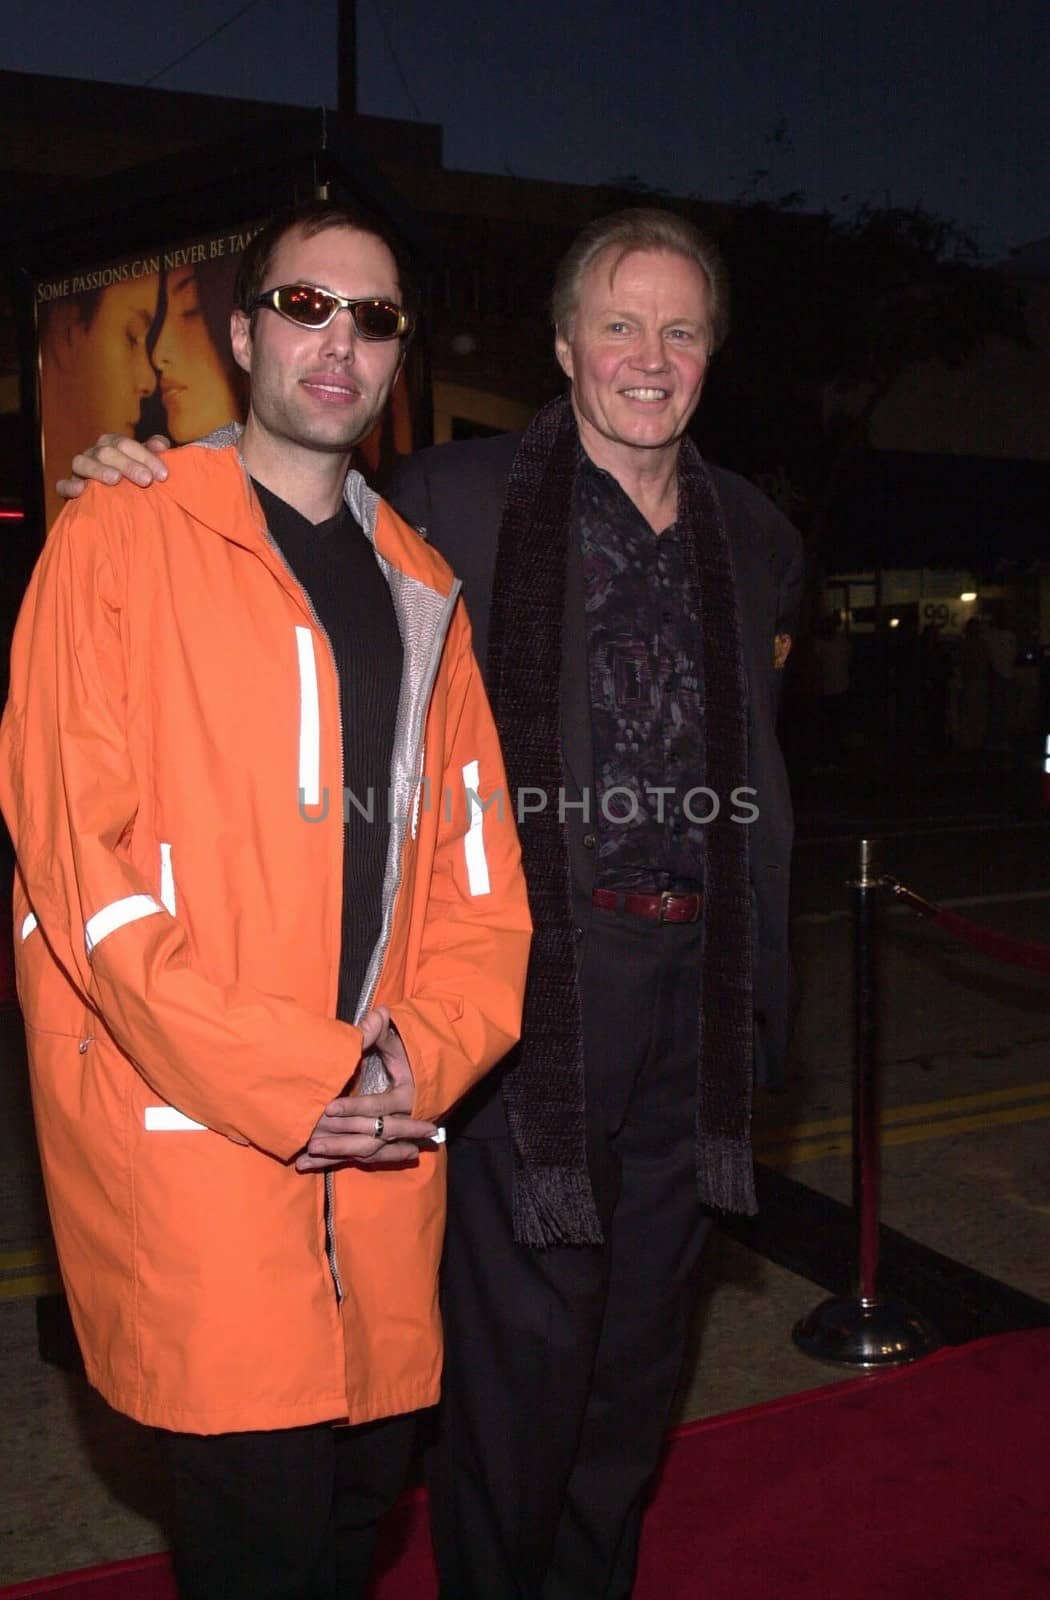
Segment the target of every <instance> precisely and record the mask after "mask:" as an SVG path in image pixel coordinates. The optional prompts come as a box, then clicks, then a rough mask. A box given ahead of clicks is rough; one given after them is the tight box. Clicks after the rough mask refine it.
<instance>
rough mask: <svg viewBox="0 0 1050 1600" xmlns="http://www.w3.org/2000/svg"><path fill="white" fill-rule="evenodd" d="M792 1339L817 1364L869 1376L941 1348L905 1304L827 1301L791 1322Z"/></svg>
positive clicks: (922, 1319)
mask: <svg viewBox="0 0 1050 1600" xmlns="http://www.w3.org/2000/svg"><path fill="white" fill-rule="evenodd" d="M791 1337H792V1338H793V1339H794V1341H795V1343H796V1344H797V1345H798V1347H799V1349H800V1350H801V1351H803V1352H804V1354H806V1355H807V1356H812V1357H813V1359H814V1360H815V1361H829V1362H832V1363H833V1364H834V1365H835V1366H838V1367H859V1368H861V1369H862V1370H864V1371H869V1372H870V1371H874V1370H877V1369H878V1368H880V1367H901V1366H904V1364H905V1363H906V1362H908V1361H918V1360H919V1358H920V1357H921V1356H927V1355H929V1354H930V1352H931V1351H932V1350H936V1349H937V1346H938V1345H939V1344H940V1340H939V1338H938V1337H937V1335H936V1333H935V1332H934V1331H933V1329H932V1328H931V1327H930V1325H929V1323H927V1322H926V1321H925V1320H924V1318H923V1317H921V1316H920V1315H919V1313H918V1312H917V1311H914V1310H913V1309H912V1307H911V1306H909V1305H906V1304H905V1303H904V1301H903V1300H846V1299H842V1300H825V1301H824V1302H823V1304H821V1305H819V1306H817V1307H816V1309H815V1310H813V1311H811V1312H810V1313H809V1316H808V1317H803V1318H802V1321H801V1322H797V1323H796V1324H795V1327H794V1328H793V1330H792V1333H791Z"/></svg>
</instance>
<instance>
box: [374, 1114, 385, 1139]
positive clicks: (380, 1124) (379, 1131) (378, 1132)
mask: <svg viewBox="0 0 1050 1600" xmlns="http://www.w3.org/2000/svg"><path fill="white" fill-rule="evenodd" d="M385 1127H386V1118H385V1117H377V1118H376V1125H375V1132H374V1134H373V1138H375V1139H381V1138H382V1137H383V1129H384V1128H385Z"/></svg>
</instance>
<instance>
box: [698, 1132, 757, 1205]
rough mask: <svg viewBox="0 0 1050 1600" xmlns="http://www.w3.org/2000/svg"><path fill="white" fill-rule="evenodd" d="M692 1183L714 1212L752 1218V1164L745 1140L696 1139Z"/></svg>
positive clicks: (754, 1202) (753, 1172)
mask: <svg viewBox="0 0 1050 1600" xmlns="http://www.w3.org/2000/svg"><path fill="white" fill-rule="evenodd" d="M696 1182H697V1188H698V1189H699V1190H700V1198H701V1200H702V1201H703V1203H704V1204H705V1205H707V1206H713V1207H714V1208H715V1210H716V1211H729V1212H735V1213H737V1214H738V1215H740V1216H744V1217H753V1216H754V1215H755V1213H756V1212H757V1210H758V1197H757V1195H756V1194H755V1166H754V1162H753V1160H752V1158H751V1146H750V1144H749V1143H748V1141H747V1140H738V1139H732V1140H730V1139H717V1138H716V1139H711V1138H705V1137H704V1135H703V1133H701V1134H700V1136H699V1138H698V1140H697V1152H696Z"/></svg>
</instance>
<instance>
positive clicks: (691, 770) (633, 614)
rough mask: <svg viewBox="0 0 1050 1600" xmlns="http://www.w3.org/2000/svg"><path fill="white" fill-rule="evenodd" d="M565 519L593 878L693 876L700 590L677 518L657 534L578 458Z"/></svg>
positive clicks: (699, 805) (650, 882) (663, 881)
mask: <svg viewBox="0 0 1050 1600" xmlns="http://www.w3.org/2000/svg"><path fill="white" fill-rule="evenodd" d="M573 523H574V532H575V534H576V536H577V537H578V538H579V540H580V544H581V548H582V551H583V568H584V596H585V605H586V612H587V639H588V658H589V673H590V700H591V729H592V738H593V743H594V777H595V786H596V793H595V794H594V795H593V796H592V805H591V831H592V832H593V833H594V834H595V836H596V839H597V850H598V871H597V878H596V882H597V884H598V886H599V887H601V888H615V889H630V888H654V889H661V890H662V889H668V888H672V887H673V888H684V887H688V886H690V885H700V884H702V883H703V879H704V822H703V820H702V819H703V818H704V817H705V816H706V815H707V814H708V812H709V811H710V809H711V801H710V800H709V798H708V797H707V796H705V795H703V794H697V795H693V796H690V795H689V791H690V790H694V789H697V788H698V787H699V786H701V785H702V784H703V782H704V764H705V763H704V693H703V668H702V664H701V657H700V614H699V612H700V608H699V595H698V594H697V593H696V591H695V586H694V585H693V584H691V583H690V581H689V578H688V576H687V572H686V564H685V551H684V550H683V547H682V542H681V539H680V538H679V535H678V531H677V528H676V527H675V526H674V525H672V526H671V527H670V528H668V529H667V530H666V531H665V532H663V533H661V534H656V533H654V532H653V530H652V528H651V527H650V526H649V524H648V522H647V521H646V520H645V518H644V517H643V516H642V514H641V512H640V511H639V510H638V508H637V506H635V504H634V503H633V501H632V500H631V499H630V498H629V496H628V495H627V494H626V493H625V492H624V490H623V489H622V488H621V487H620V485H619V484H618V483H617V482H616V479H615V478H613V477H612V476H611V475H610V474H609V473H608V472H603V471H602V470H601V469H600V468H599V467H596V466H595V465H594V464H593V462H591V461H590V460H589V459H588V458H587V457H586V456H582V459H581V462H580V469H579V472H578V473H577V478H576V494H575V499H574V503H573ZM658 790H663V791H664V792H663V793H662V794H660V793H657V792H656V791H658ZM668 790H671V791H673V792H671V793H668V792H667V791H668ZM614 791H615V792H614ZM683 800H685V802H686V804H685V805H684V806H683ZM690 813H691V816H690ZM610 819H613V820H610ZM693 819H700V820H693Z"/></svg>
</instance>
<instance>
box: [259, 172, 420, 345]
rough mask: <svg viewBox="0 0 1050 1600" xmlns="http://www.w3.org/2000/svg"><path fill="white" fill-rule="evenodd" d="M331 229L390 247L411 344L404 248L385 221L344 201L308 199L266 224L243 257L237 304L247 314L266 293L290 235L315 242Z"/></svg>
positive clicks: (411, 303)
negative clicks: (276, 259) (349, 231)
mask: <svg viewBox="0 0 1050 1600" xmlns="http://www.w3.org/2000/svg"><path fill="white" fill-rule="evenodd" d="M329 228H351V229H353V230H354V231H355V232H357V233H370V234H371V235H372V237H373V238H375V239H378V240H379V241H380V242H381V243H382V244H385V245H386V247H387V249H388V250H389V251H390V254H391V255H392V256H393V258H394V265H395V267H396V268H397V281H398V287H399V288H400V290H401V303H402V305H403V307H404V309H405V310H406V311H407V312H408V314H409V319H410V320H409V331H408V333H407V334H406V335H405V340H406V342H407V340H408V339H410V338H411V337H412V331H413V328H414V326H415V321H416V304H415V288H414V284H413V281H412V272H411V268H410V267H409V264H408V260H407V257H406V254H405V250H404V247H403V245H402V244H401V241H400V240H399V239H398V237H397V235H396V234H395V233H394V232H393V230H392V229H391V228H389V227H388V226H387V224H386V223H385V222H384V221H383V220H382V218H380V217H377V216H375V215H374V214H373V213H371V212H369V211H366V210H365V209H364V208H363V207H361V206H356V205H351V204H346V203H344V202H343V201H340V200H304V201H303V202H302V203H301V204H299V205H296V206H286V207H285V208H284V210H282V211H278V212H276V213H275V214H274V215H273V216H272V217H271V218H270V219H269V221H268V222H265V223H264V224H263V226H262V227H261V228H260V230H259V232H258V233H257V234H256V235H255V237H254V238H253V239H251V240H249V242H248V244H246V245H245V247H244V251H243V253H242V255H241V260H240V265H239V267H238V268H237V279H236V282H235V284H234V288H233V303H234V305H235V306H236V307H237V308H238V309H239V310H241V311H245V312H246V311H247V310H248V307H249V306H250V305H251V303H252V301H253V300H255V299H256V298H257V297H258V295H259V294H260V293H261V292H262V289H263V286H264V285H265V283H266V278H267V275H268V273H269V271H270V267H271V265H272V263H273V258H274V256H275V255H276V253H277V247H278V245H279V244H280V243H281V241H282V239H284V237H285V236H286V234H289V233H299V234H301V235H302V236H303V238H304V239H312V238H313V236H314V235H315V234H317V233H326V232H327V231H328V229H329Z"/></svg>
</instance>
